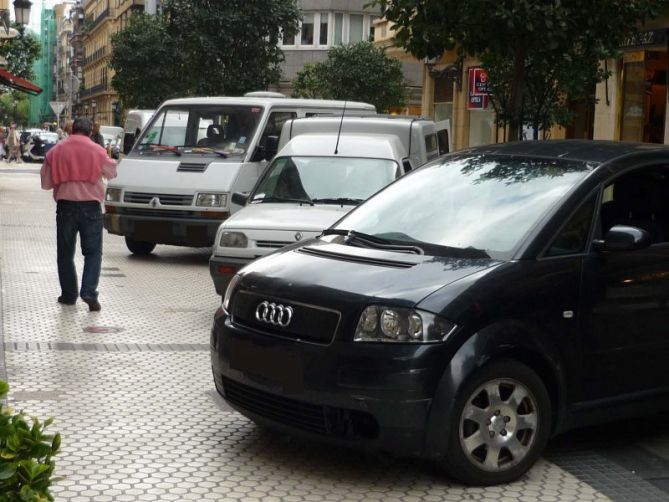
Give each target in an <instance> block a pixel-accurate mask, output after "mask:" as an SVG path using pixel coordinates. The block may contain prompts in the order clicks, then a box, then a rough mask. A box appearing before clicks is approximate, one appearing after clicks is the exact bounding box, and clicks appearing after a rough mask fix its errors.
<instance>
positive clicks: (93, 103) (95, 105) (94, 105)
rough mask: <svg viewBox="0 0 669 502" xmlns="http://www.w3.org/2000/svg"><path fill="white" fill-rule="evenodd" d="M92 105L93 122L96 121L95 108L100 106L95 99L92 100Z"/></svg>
mask: <svg viewBox="0 0 669 502" xmlns="http://www.w3.org/2000/svg"><path fill="white" fill-rule="evenodd" d="M91 107H92V108H93V122H95V109H96V108H97V107H98V104H97V103H96V102H95V100H93V101H91Z"/></svg>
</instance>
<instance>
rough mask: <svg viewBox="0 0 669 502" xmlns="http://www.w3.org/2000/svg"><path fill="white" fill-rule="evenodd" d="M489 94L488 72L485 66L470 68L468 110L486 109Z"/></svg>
mask: <svg viewBox="0 0 669 502" xmlns="http://www.w3.org/2000/svg"><path fill="white" fill-rule="evenodd" d="M489 95H490V89H489V88H488V73H487V72H486V71H485V70H484V69H483V68H470V69H469V100H468V102H467V110H486V109H487V108H488V99H489V98H488V96H489Z"/></svg>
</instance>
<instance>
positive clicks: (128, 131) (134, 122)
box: [121, 110, 156, 155]
mask: <svg viewBox="0 0 669 502" xmlns="http://www.w3.org/2000/svg"><path fill="white" fill-rule="evenodd" d="M155 112H156V111H155V110H128V114H127V115H126V118H125V122H124V123H123V138H122V140H121V151H122V152H123V154H124V155H127V154H128V153H129V152H130V150H131V149H132V146H133V145H134V144H135V141H136V140H137V138H139V135H140V133H141V132H142V129H144V126H146V124H148V123H149V121H150V120H151V117H153V114H154V113H155Z"/></svg>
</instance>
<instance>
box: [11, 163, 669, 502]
mask: <svg viewBox="0 0 669 502" xmlns="http://www.w3.org/2000/svg"><path fill="white" fill-rule="evenodd" d="M38 172H39V166H38V165H36V164H22V165H7V164H6V163H4V162H3V163H0V320H1V323H0V342H4V343H0V379H5V378H6V379H7V380H8V382H9V384H10V386H11V391H10V395H9V401H10V404H11V405H12V406H14V407H16V408H17V409H23V410H25V411H26V413H27V414H29V415H35V416H38V417H40V418H46V417H48V416H53V417H54V418H55V422H54V424H53V425H52V427H51V432H56V431H59V432H61V433H62V436H63V440H62V444H63V448H62V451H61V453H60V454H59V455H58V456H57V457H56V459H55V460H56V475H57V476H61V477H63V478H64V479H63V480H61V481H58V482H57V483H56V484H55V485H54V486H53V493H54V495H55V497H56V500H68V501H72V502H79V501H81V502H83V501H95V502H105V501H151V500H156V501H163V500H165V501H166V500H240V501H249V502H251V501H257V500H264V501H314V502H315V501H319V500H331V501H336V500H370V499H378V500H384V501H386V502H392V501H406V502H409V501H426V502H428V501H441V500H448V501H459V500H467V501H469V500H477V501H504V502H507V501H527V502H530V501H536V500H541V501H545V502H551V501H585V500H591V501H606V500H614V501H618V500H619V501H633V500H638V501H662V500H669V434H667V432H666V428H665V427H664V426H663V423H664V420H662V417H659V418H657V417H656V418H652V419H650V420H648V419H646V420H635V421H633V422H630V423H629V424H626V425H624V426H622V425H620V424H614V425H607V426H602V427H599V428H594V429H587V430H585V431H576V432H573V433H570V434H567V435H564V436H561V437H558V438H555V439H554V440H553V441H552V442H551V443H550V445H549V449H548V454H547V456H546V458H545V459H543V460H541V461H540V462H539V463H538V464H537V465H536V466H535V467H534V468H533V469H532V470H531V471H530V473H529V474H528V475H527V476H525V477H523V478H522V479H521V480H519V481H517V482H515V483H513V484H511V485H506V486H497V487H491V488H466V487H462V486H460V485H455V484H453V483H451V482H450V481H449V480H448V479H446V478H445V477H444V476H443V475H442V474H441V473H440V472H439V470H438V469H437V468H435V466H434V465H432V464H431V463H429V462H423V461H415V460H412V459H394V458H385V457H377V456H373V455H366V454H361V453H359V452H355V451H349V450H346V449H336V448H332V447H330V446H326V445H322V444H319V443H313V442H309V441H305V440H302V439H299V438H293V437H287V436H284V435H281V434H278V433H276V432H273V431H271V430H268V429H265V428H261V427H258V426H256V425H255V424H253V423H252V422H251V421H249V420H248V419H246V418H245V417H243V416H242V415H240V414H238V413H236V412H234V411H233V410H231V409H230V408H229V407H228V406H227V405H226V404H225V403H224V402H223V400H222V399H221V398H220V397H219V396H218V395H217V393H216V391H215V389H214V384H213V380H212V377H211V369H210V361H209V357H210V356H209V330H210V327H211V322H212V317H213V314H214V311H215V310H216V308H217V307H218V305H219V303H220V297H218V296H217V295H216V293H215V291H214V287H213V285H212V281H211V279H210V277H209V271H208V258H209V253H210V251H209V249H190V248H179V247H172V246H158V247H157V248H156V250H155V252H154V254H153V255H151V256H148V257H136V256H132V255H130V253H129V252H128V251H127V249H126V246H125V244H124V241H123V238H121V237H118V236H113V235H109V234H107V233H106V232H105V235H104V239H105V241H104V256H103V265H102V267H103V269H102V277H101V281H100V288H99V290H100V303H101V304H102V311H101V312H99V313H89V312H88V308H87V307H86V305H85V304H84V303H83V302H81V301H79V302H78V303H77V304H76V305H75V306H63V305H60V304H58V303H57V302H56V298H57V297H58V295H59V294H60V291H59V287H58V277H57V270H56V232H55V202H54V201H53V200H52V198H51V193H50V192H45V191H42V190H41V189H40V184H39V175H38ZM77 263H78V270H79V273H81V265H82V259H81V257H80V256H79V257H78V260H77ZM3 347H4V352H3ZM649 431H650V432H649ZM611 437H614V438H615V440H616V441H615V442H612V441H610V439H609V438H611Z"/></svg>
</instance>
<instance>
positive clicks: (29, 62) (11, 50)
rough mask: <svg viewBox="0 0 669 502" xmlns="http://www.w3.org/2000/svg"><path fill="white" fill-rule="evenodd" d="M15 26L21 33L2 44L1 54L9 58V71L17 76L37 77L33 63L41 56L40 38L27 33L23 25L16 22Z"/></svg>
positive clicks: (29, 78) (0, 47) (0, 46)
mask: <svg viewBox="0 0 669 502" xmlns="http://www.w3.org/2000/svg"><path fill="white" fill-rule="evenodd" d="M14 28H16V29H17V30H18V32H19V35H18V36H17V37H15V38H10V39H7V40H4V41H3V42H2V43H1V44H0V56H2V57H4V58H5V59H7V71H9V72H11V73H13V74H14V75H16V76H17V77H21V78H25V79H27V80H32V79H34V78H35V74H34V73H33V63H34V62H35V61H36V60H37V58H39V56H40V51H41V49H40V44H39V40H38V39H37V38H36V37H35V36H34V35H32V34H30V33H26V32H25V30H24V28H23V26H21V25H18V24H14Z"/></svg>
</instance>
